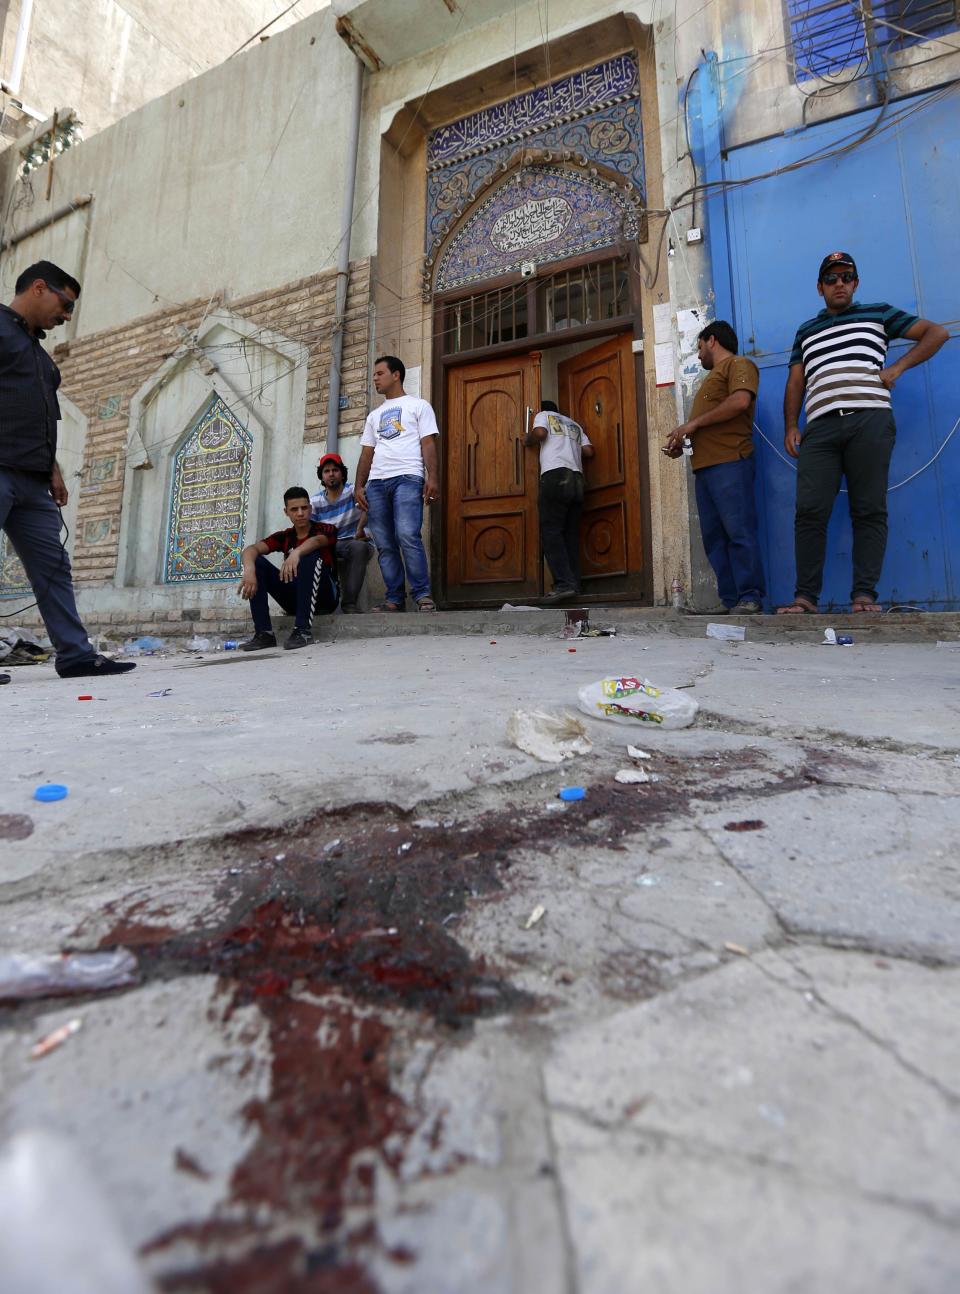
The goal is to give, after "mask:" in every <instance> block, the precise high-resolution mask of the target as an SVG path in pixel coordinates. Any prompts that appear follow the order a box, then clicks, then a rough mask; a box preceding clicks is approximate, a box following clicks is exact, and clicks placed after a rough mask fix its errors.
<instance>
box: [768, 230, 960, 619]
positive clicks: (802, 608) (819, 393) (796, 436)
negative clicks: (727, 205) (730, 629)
mask: <svg viewBox="0 0 960 1294" xmlns="http://www.w3.org/2000/svg"><path fill="white" fill-rule="evenodd" d="M858 283H859V279H858V278H857V267H856V264H855V262H854V259H853V257H852V256H851V255H850V254H849V252H830V253H829V255H827V256H825V257H824V258H823V261H822V262H821V265H820V273H819V275H818V277H817V291H818V292H819V294H820V296H821V297H823V301H824V307H825V308H824V309H823V310H821V311H820V313H819V314H818V315H816V316H815V318H813V319H808V320H807V322H806V323H804V324H801V325H800V327H799V329H798V330H797V335H796V339H795V340H794V343H793V353H792V354H791V356H790V374H789V376H788V378H787V389H786V393H785V395H784V397H783V421H784V427H785V435H784V442H783V443H784V447H785V448H786V451H787V453H788V454H790V455H791V456H792V457H793V458H796V459H797V460H798V461H797V511H796V520H795V531H794V535H795V545H796V563H797V583H796V593H795V596H794V600H793V602H792V603H791V604H790V605H789V606H786V607H780V611H781V612H782V613H787V614H802V613H803V612H809V611H816V609H817V599H818V598H819V596H820V588H821V585H822V583H823V562H824V557H825V553H826V543H827V522H828V521H829V520H830V513H831V512H832V511H833V504H834V500H835V499H836V496H837V492H838V490H839V489H840V478H841V476H845V477H846V480H847V492H848V494H849V497H850V520H851V522H852V524H853V588H852V592H851V602H852V605H853V610H854V611H879V610H880V609H881V608H880V604H879V603H878V602H877V587H876V586H877V583H878V582H879V579H880V570H881V567H882V566H883V555H884V551H885V549H886V546H887V472H888V469H889V467H890V455H891V454H892V452H893V442H894V439H895V436H896V426H895V424H894V421H893V412H892V409H891V402H890V392H891V391H892V390H893V386H894V383H895V382H896V381H897V378H899V377H900V376H901V375H902V374H903V373H905V372H906V370H907V369H908V368H913V367H914V366H915V365H916V364H922V363H923V361H924V360H927V359H929V358H930V357H931V355H935V354H936V353H937V351H938V350H939V349H940V347H941V346H942V345H943V343H944V342H945V341H946V340H947V337H948V335H949V334H948V333H947V330H946V328H943V327H941V326H940V324H935V323H931V322H930V321H929V320H928V319H918V318H917V316H916V315H911V314H907V313H906V311H903V310H897V309H895V308H894V307H893V306H890V305H886V304H884V303H879V304H875V305H862V304H861V303H860V302H859V301H854V299H853V296H854V293H855V292H856V290H857V286H858ZM898 337H909V338H910V340H911V341H914V342H916V345H915V346H913V347H911V349H910V350H908V351H907V352H906V354H905V355H902V356H901V357H900V359H898V360H897V362H896V363H895V364H890V365H889V366H887V363H886V355H887V346H888V344H889V343H890V342H891V341H893V340H895V339H896V338H898ZM804 392H806V401H805V405H806V414H807V425H806V428H805V429H804V432H803V436H802V437H801V435H800V428H799V425H798V423H799V418H800V405H801V402H803V400H804Z"/></svg>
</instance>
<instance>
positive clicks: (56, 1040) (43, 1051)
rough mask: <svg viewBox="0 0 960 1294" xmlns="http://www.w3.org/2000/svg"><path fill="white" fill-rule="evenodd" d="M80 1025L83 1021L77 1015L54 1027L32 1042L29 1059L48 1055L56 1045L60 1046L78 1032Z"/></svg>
mask: <svg viewBox="0 0 960 1294" xmlns="http://www.w3.org/2000/svg"><path fill="white" fill-rule="evenodd" d="M82 1027H83V1021H82V1020H81V1019H80V1017H79V1016H77V1017H76V1018H75V1019H73V1020H68V1021H67V1023H66V1024H62V1025H61V1026H60V1028H59V1029H54V1031H53V1032H52V1033H48V1034H47V1036H46V1037H45V1038H41V1039H40V1041H39V1042H35V1043H34V1044H33V1046H32V1047H31V1048H30V1059H31V1060H39V1059H40V1058H41V1056H48V1055H49V1054H50V1052H51V1051H56V1050H57V1048H58V1047H62V1046H63V1044H64V1043H65V1042H66V1041H67V1039H68V1038H70V1037H71V1036H72V1035H73V1034H75V1033H79V1032H80V1030H81V1028H82Z"/></svg>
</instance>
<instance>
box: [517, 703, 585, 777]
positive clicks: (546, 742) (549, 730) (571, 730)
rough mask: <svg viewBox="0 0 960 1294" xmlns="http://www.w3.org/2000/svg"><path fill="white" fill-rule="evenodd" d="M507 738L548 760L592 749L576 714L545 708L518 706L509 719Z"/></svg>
mask: <svg viewBox="0 0 960 1294" xmlns="http://www.w3.org/2000/svg"><path fill="white" fill-rule="evenodd" d="M507 739H508V741H511V742H512V743H513V744H514V746H516V747H518V749H520V750H522V751H525V752H526V753H527V754H528V755H533V756H534V757H535V758H536V759H541V760H543V762H544V763H545V764H562V763H563V761H564V760H565V759H572V758H573V757H574V755H586V754H587V752H588V751H590V750H592V749H593V743H592V742H591V740H590V738H589V737H588V736H587V731H586V728H585V727H584V726H583V724H582V723H581V721H580V720H579V719H578V718H577V717H576V715H573V714H550V713H549V712H548V711H546V710H515V711H514V712H513V714H512V715H511V716H510V718H509V719H508V720H507Z"/></svg>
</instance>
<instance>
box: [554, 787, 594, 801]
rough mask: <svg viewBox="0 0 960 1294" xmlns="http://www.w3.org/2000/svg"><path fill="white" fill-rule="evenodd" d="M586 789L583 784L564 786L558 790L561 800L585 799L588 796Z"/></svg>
mask: <svg viewBox="0 0 960 1294" xmlns="http://www.w3.org/2000/svg"><path fill="white" fill-rule="evenodd" d="M586 794H587V792H586V789H585V788H584V787H582V786H564V787H561V788H560V790H559V791H558V792H557V795H558V796H559V798H560V799H561V800H566V801H570V800H583V799H585V797H586Z"/></svg>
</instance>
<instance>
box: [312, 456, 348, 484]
mask: <svg viewBox="0 0 960 1294" xmlns="http://www.w3.org/2000/svg"><path fill="white" fill-rule="evenodd" d="M328 463H333V465H334V466H335V467H339V468H340V471H341V472H342V473H343V479H344V480H346V479H347V477H348V476H349V475H350V473H349V472H348V471H347V465H346V463H345V462H344V461H343V459H342V458H341V457H340V455H339V454H324V455H323V457H322V458H321V459H320V462H319V463H318V464H317V477H318V479H319V477H320V473H321V472H322V471H323V469H324V468H325V467H326V465H327V464H328Z"/></svg>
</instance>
